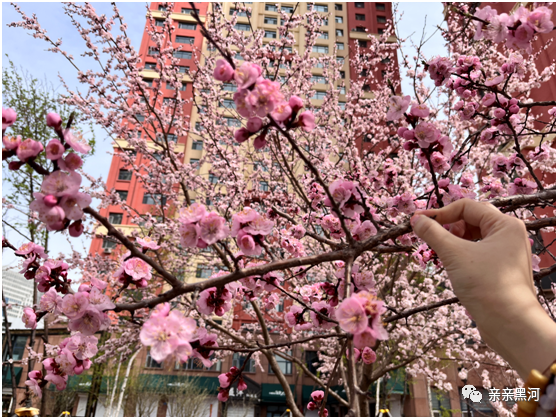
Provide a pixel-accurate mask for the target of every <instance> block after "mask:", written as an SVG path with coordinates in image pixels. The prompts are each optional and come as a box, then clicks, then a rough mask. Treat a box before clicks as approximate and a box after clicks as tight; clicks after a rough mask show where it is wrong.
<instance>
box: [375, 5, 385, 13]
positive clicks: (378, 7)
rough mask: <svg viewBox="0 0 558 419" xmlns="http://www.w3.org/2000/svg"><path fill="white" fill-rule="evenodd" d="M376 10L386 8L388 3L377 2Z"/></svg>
mask: <svg viewBox="0 0 558 419" xmlns="http://www.w3.org/2000/svg"><path fill="white" fill-rule="evenodd" d="M376 10H379V11H384V10H386V5H385V4H384V3H376Z"/></svg>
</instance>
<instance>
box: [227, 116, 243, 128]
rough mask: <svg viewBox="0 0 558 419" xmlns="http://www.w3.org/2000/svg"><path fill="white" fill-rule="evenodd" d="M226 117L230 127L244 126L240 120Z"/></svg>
mask: <svg viewBox="0 0 558 419" xmlns="http://www.w3.org/2000/svg"><path fill="white" fill-rule="evenodd" d="M224 119H225V121H226V124H227V126H228V127H240V126H242V122H240V121H239V120H238V119H236V118H232V117H230V116H226V117H225V118H224Z"/></svg>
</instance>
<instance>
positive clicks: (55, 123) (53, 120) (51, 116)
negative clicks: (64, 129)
mask: <svg viewBox="0 0 558 419" xmlns="http://www.w3.org/2000/svg"><path fill="white" fill-rule="evenodd" d="M46 123H47V126H48V127H51V128H54V129H56V128H60V127H61V126H62V118H60V115H58V114H57V113H55V112H50V113H48V114H47V116H46Z"/></svg>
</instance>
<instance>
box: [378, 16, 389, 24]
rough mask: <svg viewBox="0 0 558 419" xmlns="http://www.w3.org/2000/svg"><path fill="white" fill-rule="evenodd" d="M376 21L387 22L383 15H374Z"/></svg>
mask: <svg viewBox="0 0 558 419" xmlns="http://www.w3.org/2000/svg"><path fill="white" fill-rule="evenodd" d="M376 21H377V22H378V23H386V22H387V19H386V17H385V16H376Z"/></svg>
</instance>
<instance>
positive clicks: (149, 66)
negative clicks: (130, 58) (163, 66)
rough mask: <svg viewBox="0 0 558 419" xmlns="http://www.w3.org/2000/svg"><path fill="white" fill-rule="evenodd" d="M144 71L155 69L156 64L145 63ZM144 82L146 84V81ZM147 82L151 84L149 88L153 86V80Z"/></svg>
mask: <svg viewBox="0 0 558 419" xmlns="http://www.w3.org/2000/svg"><path fill="white" fill-rule="evenodd" d="M144 68H145V69H146V70H155V69H156V68H157V64H155V63H145V67H144ZM144 82H146V83H147V80H144ZM149 82H150V83H151V84H150V86H153V79H151V80H149Z"/></svg>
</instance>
